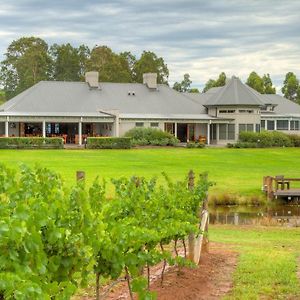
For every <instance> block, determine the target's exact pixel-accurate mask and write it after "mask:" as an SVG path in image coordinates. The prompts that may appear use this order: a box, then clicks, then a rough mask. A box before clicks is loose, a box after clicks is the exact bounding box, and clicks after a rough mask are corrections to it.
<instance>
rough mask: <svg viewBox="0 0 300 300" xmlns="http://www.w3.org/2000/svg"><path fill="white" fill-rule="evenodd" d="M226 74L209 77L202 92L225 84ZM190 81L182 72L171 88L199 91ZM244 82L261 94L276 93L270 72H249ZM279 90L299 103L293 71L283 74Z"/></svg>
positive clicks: (299, 94) (299, 97)
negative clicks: (178, 80)
mask: <svg viewBox="0 0 300 300" xmlns="http://www.w3.org/2000/svg"><path fill="white" fill-rule="evenodd" d="M226 80H227V76H226V74H225V73H224V72H222V73H220V75H219V77H218V78H217V79H209V80H208V81H207V82H206V84H205V86H204V88H203V90H202V92H203V93H206V92H207V91H208V90H209V89H211V88H214V87H221V86H224V85H225V84H226ZM191 83H192V81H191V80H190V75H189V74H184V76H183V80H182V81H181V82H175V83H174V85H173V89H175V90H177V91H178V92H183V93H199V90H198V89H195V88H191ZM246 84H247V85H248V86H250V87H251V88H253V89H254V90H256V91H257V92H259V93H261V94H276V88H275V87H274V86H273V82H272V79H271V77H270V74H264V75H263V76H260V75H258V74H257V73H256V72H254V71H253V72H251V73H250V74H249V76H248V78H247V80H246ZM281 92H282V94H283V95H284V97H285V98H287V99H289V100H292V101H294V102H297V103H299V104H300V84H299V80H298V78H297V76H296V75H295V74H294V73H293V72H288V73H287V74H286V76H285V79H284V82H283V86H282V88H281Z"/></svg>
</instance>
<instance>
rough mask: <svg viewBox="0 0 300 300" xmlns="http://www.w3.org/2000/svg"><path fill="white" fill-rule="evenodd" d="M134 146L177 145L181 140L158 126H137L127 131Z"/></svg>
mask: <svg viewBox="0 0 300 300" xmlns="http://www.w3.org/2000/svg"><path fill="white" fill-rule="evenodd" d="M125 136H126V137H129V138H131V141H132V145H133V146H147V145H152V146H176V145H177V144H178V143H179V140H178V139H177V138H176V137H174V135H172V134H170V133H168V132H165V131H162V130H160V129H156V128H143V127H136V128H133V129H131V130H129V131H127V132H126V134H125Z"/></svg>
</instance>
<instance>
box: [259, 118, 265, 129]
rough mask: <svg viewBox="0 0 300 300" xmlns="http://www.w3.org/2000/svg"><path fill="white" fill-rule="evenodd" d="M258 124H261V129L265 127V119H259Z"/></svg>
mask: <svg viewBox="0 0 300 300" xmlns="http://www.w3.org/2000/svg"><path fill="white" fill-rule="evenodd" d="M260 125H261V128H262V129H265V128H266V121H265V120H261V121H260Z"/></svg>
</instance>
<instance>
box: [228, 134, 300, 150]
mask: <svg viewBox="0 0 300 300" xmlns="http://www.w3.org/2000/svg"><path fill="white" fill-rule="evenodd" d="M227 146H228V147H229V148H269V147H300V136H299V135H295V134H293V135H289V134H286V133H283V132H278V131H262V132H241V133H240V134H239V140H238V142H237V143H235V144H227Z"/></svg>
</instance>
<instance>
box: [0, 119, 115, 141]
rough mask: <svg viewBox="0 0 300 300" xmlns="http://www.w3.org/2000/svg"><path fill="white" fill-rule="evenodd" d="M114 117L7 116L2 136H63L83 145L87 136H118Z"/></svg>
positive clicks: (0, 129)
mask: <svg viewBox="0 0 300 300" xmlns="http://www.w3.org/2000/svg"><path fill="white" fill-rule="evenodd" d="M115 123H116V122H115V120H114V118H103V119H102V118H83V117H80V118H41V117H27V118H20V117H7V118H6V119H5V120H0V137H61V138H62V139H63V140H64V143H65V144H78V145H82V144H83V143H84V142H85V139H86V138H87V137H101V136H103V137H105V136H116V135H117V134H118V132H117V131H116V130H117V129H118V126H116V125H115Z"/></svg>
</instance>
